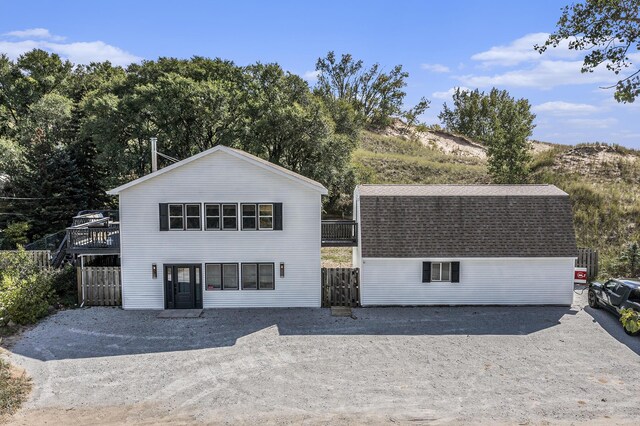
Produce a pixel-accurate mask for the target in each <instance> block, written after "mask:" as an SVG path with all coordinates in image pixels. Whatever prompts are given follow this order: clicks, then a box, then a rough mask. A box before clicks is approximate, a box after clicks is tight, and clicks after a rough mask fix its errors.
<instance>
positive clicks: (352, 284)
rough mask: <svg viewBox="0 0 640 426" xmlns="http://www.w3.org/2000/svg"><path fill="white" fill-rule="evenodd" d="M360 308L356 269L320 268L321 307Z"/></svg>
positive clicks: (358, 276)
mask: <svg viewBox="0 0 640 426" xmlns="http://www.w3.org/2000/svg"><path fill="white" fill-rule="evenodd" d="M331 306H349V307H357V306H360V270H359V269H358V268H322V307H323V308H329V307H331Z"/></svg>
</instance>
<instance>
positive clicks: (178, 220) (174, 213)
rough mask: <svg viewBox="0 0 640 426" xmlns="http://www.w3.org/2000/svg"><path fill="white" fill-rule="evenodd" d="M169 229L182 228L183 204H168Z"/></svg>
mask: <svg viewBox="0 0 640 426" xmlns="http://www.w3.org/2000/svg"><path fill="white" fill-rule="evenodd" d="M169 229H171V230H182V229H184V205H182V204H169Z"/></svg>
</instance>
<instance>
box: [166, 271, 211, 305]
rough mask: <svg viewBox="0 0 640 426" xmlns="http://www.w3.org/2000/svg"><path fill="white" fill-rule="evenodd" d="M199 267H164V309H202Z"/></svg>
mask: <svg viewBox="0 0 640 426" xmlns="http://www.w3.org/2000/svg"><path fill="white" fill-rule="evenodd" d="M201 275H202V272H201V266H200V265H192V264H187V265H164V283H165V308H166V309H194V308H202V285H201Z"/></svg>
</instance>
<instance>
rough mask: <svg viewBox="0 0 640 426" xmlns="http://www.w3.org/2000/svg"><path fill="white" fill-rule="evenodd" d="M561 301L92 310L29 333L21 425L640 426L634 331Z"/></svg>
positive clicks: (579, 301) (15, 351) (59, 317)
mask: <svg viewBox="0 0 640 426" xmlns="http://www.w3.org/2000/svg"><path fill="white" fill-rule="evenodd" d="M585 296H586V295H582V296H576V299H575V303H574V306H573V307H571V308H567V307H428V308H427V307H424V308H422V307H421V308H367V309H356V310H354V314H355V319H354V318H337V317H331V316H330V312H329V310H328V309H255V310H250V309H227V310H208V311H205V313H204V315H203V317H201V318H198V319H173V320H167V319H159V318H156V315H157V312H149V311H122V310H119V309H112V308H89V309H80V310H73V311H65V312H60V313H58V314H56V315H54V316H52V317H49V318H48V319H46V320H44V321H43V322H41V323H40V324H39V325H38V326H36V327H35V328H33V329H31V330H28V331H27V332H25V333H24V334H23V335H22V337H21V338H20V339H19V340H18V341H17V342H15V344H13V346H12V347H11V348H10V350H11V352H12V353H11V354H10V355H9V358H10V360H11V362H13V363H15V364H16V365H18V366H19V367H22V368H25V369H26V370H27V372H28V373H29V374H30V375H31V377H32V378H33V392H32V394H31V396H30V398H29V400H28V401H27V402H26V404H25V406H24V407H23V408H22V409H21V411H19V412H18V413H17V414H16V415H14V417H13V418H12V419H11V421H10V422H11V423H12V424H19V425H33V424H55V425H60V424H74V425H83V424H121V423H128V424H159V423H160V424H163V423H172V424H205V423H206V424H218V423H227V424H228V423H244V424H258V423H271V424H281V423H285V424H291V423H300V422H303V423H308V424H356V423H357V424H362V423H365V424H366V423H369V424H377V423H391V422H394V423H400V424H403V423H411V424H448V423H454V424H460V423H462V424H467V423H485V424H487V423H490V424H514V423H519V424H548V423H551V424H573V423H584V422H587V423H593V424H602V423H607V424H616V423H619V424H634V423H635V424H638V419H639V418H640V393H639V392H638V383H640V338H638V337H635V338H634V337H629V336H627V335H625V334H624V332H623V331H622V329H621V327H620V324H619V323H618V322H617V319H616V318H614V317H613V316H612V315H610V314H608V313H606V312H604V311H600V310H592V309H591V308H589V307H586V308H585V305H586V297H585Z"/></svg>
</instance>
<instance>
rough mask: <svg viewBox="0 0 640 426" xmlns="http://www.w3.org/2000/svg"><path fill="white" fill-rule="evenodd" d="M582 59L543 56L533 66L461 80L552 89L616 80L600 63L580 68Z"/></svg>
mask: <svg viewBox="0 0 640 426" xmlns="http://www.w3.org/2000/svg"><path fill="white" fill-rule="evenodd" d="M581 68H582V61H552V60H542V61H540V62H539V63H537V64H535V65H534V66H533V67H530V68H525V69H518V70H513V71H507V72H504V73H502V74H494V75H472V74H469V75H463V76H458V77H457V78H458V80H460V82H462V83H463V84H466V85H468V86H472V87H491V86H511V87H535V88H539V89H551V88H554V87H557V86H565V85H576V84H597V83H604V84H613V83H615V82H616V81H617V80H618V78H617V76H616V75H615V74H614V73H612V72H610V71H608V70H606V69H605V68H604V67H602V66H601V67H598V68H597V69H596V70H595V71H594V72H591V73H584V74H582V73H581V72H580V69H581Z"/></svg>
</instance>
